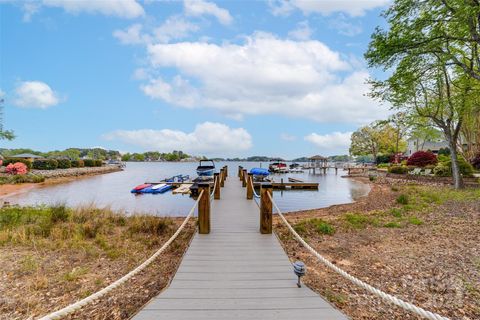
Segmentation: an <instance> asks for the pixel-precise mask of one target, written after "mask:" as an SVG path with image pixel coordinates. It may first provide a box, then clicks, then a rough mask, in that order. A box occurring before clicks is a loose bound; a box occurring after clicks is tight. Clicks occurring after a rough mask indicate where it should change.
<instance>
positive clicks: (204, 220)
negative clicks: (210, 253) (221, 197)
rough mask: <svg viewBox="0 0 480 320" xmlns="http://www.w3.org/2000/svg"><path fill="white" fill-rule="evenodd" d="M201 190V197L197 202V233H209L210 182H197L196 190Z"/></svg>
mask: <svg viewBox="0 0 480 320" xmlns="http://www.w3.org/2000/svg"><path fill="white" fill-rule="evenodd" d="M202 191H203V194H202V197H201V198H200V201H199V202H198V233H200V234H209V233H210V184H209V183H199V184H198V192H199V194H200V192H202Z"/></svg>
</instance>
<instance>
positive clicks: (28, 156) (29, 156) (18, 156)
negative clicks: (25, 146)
mask: <svg viewBox="0 0 480 320" xmlns="http://www.w3.org/2000/svg"><path fill="white" fill-rule="evenodd" d="M9 158H12V159H23V160H29V161H32V162H33V161H34V160H35V159H42V158H43V157H41V156H37V155H36V154H31V153H20V154H16V155H13V156H10V157H9Z"/></svg>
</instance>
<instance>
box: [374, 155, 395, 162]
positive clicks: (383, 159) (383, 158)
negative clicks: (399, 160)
mask: <svg viewBox="0 0 480 320" xmlns="http://www.w3.org/2000/svg"><path fill="white" fill-rule="evenodd" d="M391 157H392V156H391V155H389V154H382V155H379V156H377V159H375V162H376V163H377V164H381V163H389V162H390V159H391Z"/></svg>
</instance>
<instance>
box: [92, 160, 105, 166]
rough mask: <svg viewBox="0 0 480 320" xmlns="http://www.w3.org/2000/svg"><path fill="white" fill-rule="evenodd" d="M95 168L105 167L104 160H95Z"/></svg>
mask: <svg viewBox="0 0 480 320" xmlns="http://www.w3.org/2000/svg"><path fill="white" fill-rule="evenodd" d="M94 164H95V167H101V166H102V165H103V161H102V160H94Z"/></svg>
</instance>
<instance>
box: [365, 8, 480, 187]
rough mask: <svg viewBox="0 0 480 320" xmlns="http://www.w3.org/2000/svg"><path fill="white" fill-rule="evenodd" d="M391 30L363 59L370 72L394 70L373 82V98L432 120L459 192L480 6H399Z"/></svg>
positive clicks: (478, 73)
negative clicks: (446, 150) (462, 134)
mask: <svg viewBox="0 0 480 320" xmlns="http://www.w3.org/2000/svg"><path fill="white" fill-rule="evenodd" d="M384 16H385V17H386V18H387V21H388V23H389V25H390V26H389V30H388V31H384V30H382V29H380V28H377V29H376V31H375V32H374V34H373V35H372V41H371V43H370V45H369V49H368V51H367V52H366V54H365V58H366V59H367V61H368V63H369V66H370V67H383V68H384V69H385V70H386V69H394V70H393V73H392V75H391V76H390V77H389V78H388V79H387V80H384V81H372V82H371V83H372V84H373V90H372V96H373V97H375V98H379V99H381V100H385V101H389V102H391V103H392V105H393V106H394V108H397V109H401V110H403V111H405V112H407V113H408V114H410V115H413V116H417V117H422V118H426V119H429V120H430V121H431V122H432V123H433V124H434V125H435V126H436V127H437V128H439V129H440V130H441V131H442V133H443V135H444V136H445V139H446V140H447V142H448V144H449V147H450V150H451V160H452V174H453V180H454V185H455V188H461V187H462V186H463V180H462V177H461V174H460V171H459V166H458V149H457V147H458V143H459V135H460V130H461V129H462V126H463V123H464V121H465V115H466V114H467V113H468V112H470V111H471V101H472V100H473V98H472V95H478V91H476V90H475V87H473V86H472V83H471V79H472V78H473V79H476V81H477V80H480V58H479V52H478V46H479V45H480V30H479V29H478V27H479V26H480V2H479V1H477V0H465V1H464V0H442V1H438V0H422V1H417V0H396V1H395V2H394V3H393V5H392V6H391V7H390V8H389V9H388V10H387V11H386V12H385V13H384Z"/></svg>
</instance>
